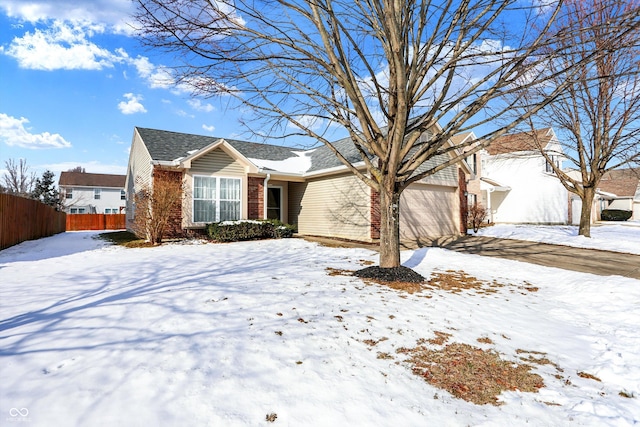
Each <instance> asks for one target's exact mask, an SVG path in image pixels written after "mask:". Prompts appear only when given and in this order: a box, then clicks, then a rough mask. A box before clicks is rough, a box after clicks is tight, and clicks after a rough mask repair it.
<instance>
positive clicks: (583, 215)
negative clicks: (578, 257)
mask: <svg viewBox="0 0 640 427" xmlns="http://www.w3.org/2000/svg"><path fill="white" fill-rule="evenodd" d="M595 195H596V191H595V189H594V188H592V187H586V188H585V189H584V194H583V195H582V197H581V200H582V209H581V210H580V226H579V227H578V235H580V236H584V237H591V206H593V198H594V197H595Z"/></svg>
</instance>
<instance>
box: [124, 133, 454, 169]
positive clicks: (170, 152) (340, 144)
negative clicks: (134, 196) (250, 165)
mask: <svg viewBox="0 0 640 427" xmlns="http://www.w3.org/2000/svg"><path fill="white" fill-rule="evenodd" d="M136 129H137V131H138V133H139V135H140V137H141V138H142V140H143V141H144V144H145V146H146V147H147V149H148V150H149V154H150V155H151V158H152V159H153V160H158V161H173V160H176V159H180V158H184V157H187V156H188V155H189V154H190V153H192V152H194V150H196V151H197V150H201V149H203V148H205V147H207V146H208V145H211V144H212V143H214V142H216V141H218V140H220V139H221V138H217V137H211V136H201V135H193V134H185V133H179V132H171V131H164V130H157V129H148V128H140V127H136ZM223 139H224V140H225V141H227V142H228V143H229V144H230V145H231V146H232V147H233V148H235V149H236V150H238V151H239V152H240V153H241V154H242V155H243V156H245V157H246V158H249V159H261V160H270V161H281V160H286V159H289V158H295V157H297V155H296V154H295V153H299V152H305V153H306V154H307V156H308V157H309V158H310V159H311V167H310V168H309V169H307V171H306V172H307V173H309V172H317V171H322V170H326V169H331V168H336V167H340V166H343V163H342V162H341V161H340V160H339V159H338V158H337V157H336V155H335V154H334V153H333V151H332V150H331V149H330V148H329V147H327V146H326V145H322V146H320V147H317V148H314V149H310V150H301V149H293V148H291V147H283V146H277V145H271V144H259V143H253V142H246V141H238V140H234V139H228V138H223ZM332 145H333V146H334V147H335V148H336V149H337V150H338V151H339V152H340V153H341V154H342V155H343V156H344V157H345V158H346V159H347V160H348V161H349V162H351V163H352V164H354V163H359V162H361V161H362V157H361V156H360V153H359V152H358V150H357V149H356V147H355V145H354V144H353V142H352V141H351V139H350V138H349V137H347V138H343V139H340V140H338V141H335V142H332ZM370 158H373V155H370ZM445 159H446V156H439V157H435V158H432V159H430V160H429V161H427V162H425V164H423V165H421V166H420V168H419V169H418V171H416V173H418V172H421V171H423V170H427V169H428V168H432V167H434V166H435V165H437V164H438V163H440V162H442V161H444V160H445ZM443 173H444V172H443ZM443 173H440V172H439V173H438V175H442V174H443Z"/></svg>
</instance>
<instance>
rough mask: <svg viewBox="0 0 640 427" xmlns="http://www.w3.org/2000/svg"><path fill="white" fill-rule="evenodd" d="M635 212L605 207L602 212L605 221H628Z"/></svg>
mask: <svg viewBox="0 0 640 427" xmlns="http://www.w3.org/2000/svg"><path fill="white" fill-rule="evenodd" d="M632 214H633V212H631V211H623V210H621V209H604V210H603V211H602V214H601V218H602V220H603V221H626V220H628V219H629V218H631V215H632Z"/></svg>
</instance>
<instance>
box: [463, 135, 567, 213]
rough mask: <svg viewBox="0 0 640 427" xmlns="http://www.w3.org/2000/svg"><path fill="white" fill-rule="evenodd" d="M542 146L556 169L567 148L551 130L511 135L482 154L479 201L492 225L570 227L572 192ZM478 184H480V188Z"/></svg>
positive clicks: (478, 179) (496, 142) (502, 138)
mask: <svg viewBox="0 0 640 427" xmlns="http://www.w3.org/2000/svg"><path fill="white" fill-rule="evenodd" d="M537 144H540V145H541V146H542V147H544V149H545V151H547V153H549V154H550V155H551V157H552V158H553V159H554V162H555V163H556V165H558V166H561V165H562V161H563V155H562V148H561V146H560V144H559V143H558V140H557V137H556V135H555V133H554V131H553V129H551V128H546V129H541V130H537V131H536V133H535V135H534V134H533V133H530V132H522V133H517V134H511V135H506V136H504V137H501V138H498V139H497V140H496V141H494V142H492V143H491V145H489V146H488V147H487V149H486V150H483V151H482V152H480V159H481V166H480V168H479V171H480V173H479V175H478V177H477V178H476V181H477V182H476V183H475V184H476V185H475V187H474V186H472V185H471V184H470V185H469V187H470V188H479V194H478V202H480V203H481V204H482V205H483V206H484V207H486V208H487V210H488V212H489V218H487V220H488V221H490V222H494V223H507V224H566V223H567V222H568V220H569V209H568V205H569V203H568V192H567V190H566V189H565V188H564V187H563V186H562V184H561V183H560V180H559V179H558V178H557V177H556V176H555V174H554V173H553V170H552V169H551V167H550V165H548V164H547V161H546V160H545V158H544V157H543V156H542V154H540V152H539V150H538V149H537V148H536V145H537ZM477 184H479V185H477Z"/></svg>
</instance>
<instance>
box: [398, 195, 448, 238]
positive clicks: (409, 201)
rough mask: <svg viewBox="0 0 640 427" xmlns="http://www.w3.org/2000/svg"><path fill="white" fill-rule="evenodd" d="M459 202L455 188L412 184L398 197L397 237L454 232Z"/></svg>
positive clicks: (446, 234)
mask: <svg viewBox="0 0 640 427" xmlns="http://www.w3.org/2000/svg"><path fill="white" fill-rule="evenodd" d="M459 207H460V204H459V202H458V196H457V194H456V189H455V188H453V187H441V186H435V185H427V184H413V185H411V186H410V187H409V188H407V189H406V190H404V191H403V192H402V196H401V197H400V238H401V239H417V238H419V237H439V236H449V235H452V234H458V232H459V226H460V208H459Z"/></svg>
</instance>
